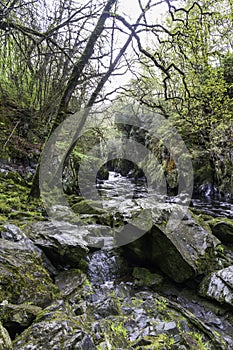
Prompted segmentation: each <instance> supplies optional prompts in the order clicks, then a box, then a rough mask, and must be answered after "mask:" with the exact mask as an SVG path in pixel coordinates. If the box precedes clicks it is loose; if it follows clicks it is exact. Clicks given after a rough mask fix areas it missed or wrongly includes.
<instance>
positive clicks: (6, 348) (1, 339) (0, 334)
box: [0, 322, 13, 350]
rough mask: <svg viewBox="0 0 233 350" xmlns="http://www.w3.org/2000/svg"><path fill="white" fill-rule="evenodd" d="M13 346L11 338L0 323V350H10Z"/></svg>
mask: <svg viewBox="0 0 233 350" xmlns="http://www.w3.org/2000/svg"><path fill="white" fill-rule="evenodd" d="M12 349H13V345H12V342H11V338H10V336H9V333H8V332H7V330H6V329H5V328H4V327H3V326H2V324H1V322H0V350H12Z"/></svg>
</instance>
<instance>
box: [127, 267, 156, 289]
mask: <svg viewBox="0 0 233 350" xmlns="http://www.w3.org/2000/svg"><path fill="white" fill-rule="evenodd" d="M132 275H133V277H134V284H135V285H137V286H148V287H152V286H160V285H161V284H162V283H163V277H162V276H161V275H158V274H157V273H151V272H150V271H149V270H148V269H145V268H143V267H134V269H133V273H132Z"/></svg>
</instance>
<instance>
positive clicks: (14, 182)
mask: <svg viewBox="0 0 233 350" xmlns="http://www.w3.org/2000/svg"><path fill="white" fill-rule="evenodd" d="M0 179H1V180H2V181H1V182H0V214H2V216H3V217H4V220H5V218H6V219H7V220H8V221H11V222H12V223H14V221H15V220H25V219H26V220H34V219H36V220H43V215H42V213H43V212H44V208H43V204H42V202H41V200H38V199H33V200H30V201H29V200H28V198H29V191H30V187H29V186H28V185H27V184H26V183H25V181H24V180H23V179H22V178H21V176H20V175H19V174H18V173H16V172H13V173H11V172H10V173H8V174H0Z"/></svg>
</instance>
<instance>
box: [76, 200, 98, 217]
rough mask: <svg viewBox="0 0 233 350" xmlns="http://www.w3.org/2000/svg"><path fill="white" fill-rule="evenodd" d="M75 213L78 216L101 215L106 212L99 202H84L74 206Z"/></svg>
mask: <svg viewBox="0 0 233 350" xmlns="http://www.w3.org/2000/svg"><path fill="white" fill-rule="evenodd" d="M72 209H73V211H74V212H75V213H78V214H101V213H104V212H105V211H104V210H103V209H102V208H101V204H100V203H99V202H98V201H91V200H89V201H88V200H85V199H84V200H82V201H81V202H79V203H76V204H74V205H73V206H72Z"/></svg>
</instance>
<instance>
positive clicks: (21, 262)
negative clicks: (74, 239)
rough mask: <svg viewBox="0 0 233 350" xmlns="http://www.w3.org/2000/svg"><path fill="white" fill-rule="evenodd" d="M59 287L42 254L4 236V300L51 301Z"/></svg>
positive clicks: (0, 255) (0, 245)
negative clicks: (53, 279) (43, 262)
mask: <svg viewBox="0 0 233 350" xmlns="http://www.w3.org/2000/svg"><path fill="white" fill-rule="evenodd" d="M57 293H58V289H57V288H56V287H55V285H54V284H53V282H52V280H51V278H50V276H49V274H48V272H47V271H46V270H45V268H44V267H43V266H42V260H41V258H40V256H39V255H38V254H36V253H35V252H34V251H31V250H30V249H28V247H27V246H26V245H25V244H24V243H21V242H20V241H19V242H11V241H7V240H3V239H0V302H2V301H4V300H7V301H8V302H10V303H13V304H22V303H25V302H30V303H33V304H34V305H37V306H42V307H43V306H46V305H48V304H49V303H50V302H51V301H52V299H53V297H54V296H55V295H56V294H57Z"/></svg>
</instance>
